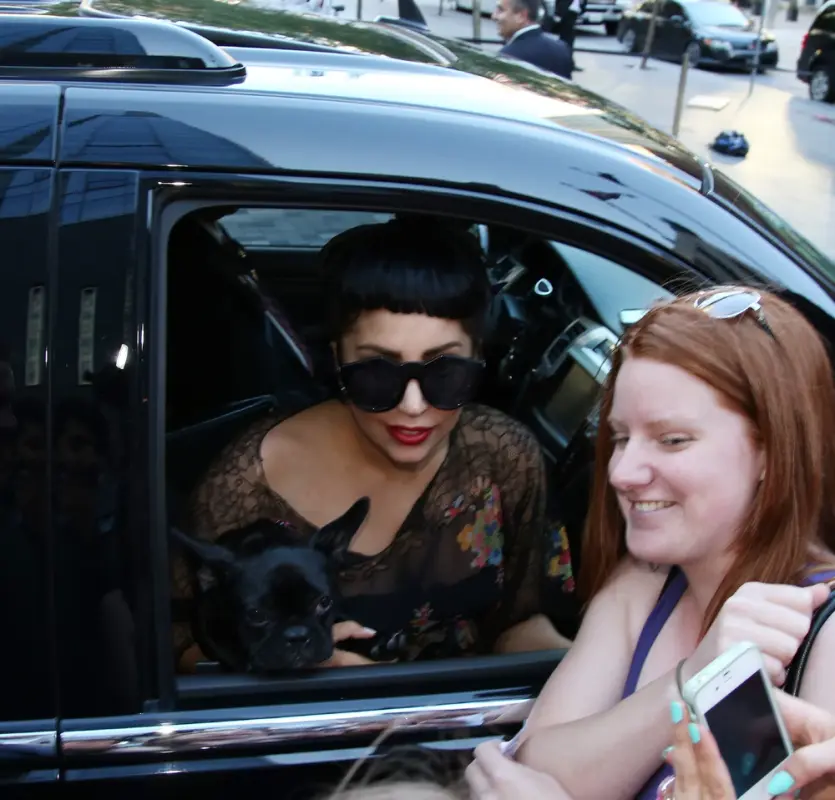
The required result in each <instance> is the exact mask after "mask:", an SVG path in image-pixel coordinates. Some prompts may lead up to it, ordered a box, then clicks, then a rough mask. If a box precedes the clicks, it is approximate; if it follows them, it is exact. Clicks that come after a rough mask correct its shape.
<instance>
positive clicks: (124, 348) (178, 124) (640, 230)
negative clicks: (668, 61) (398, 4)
mask: <svg viewBox="0 0 835 800" xmlns="http://www.w3.org/2000/svg"><path fill="white" fill-rule="evenodd" d="M63 13H65V14H68V16H53V15H50V14H45V15H27V16H23V15H20V16H7V17H3V18H2V24H0V41H2V48H0V49H2V63H0V254H2V256H1V257H2V262H0V263H2V268H0V645H2V657H0V792H2V796H3V797H4V798H12V797H17V796H23V797H27V798H30V797H39V796H49V797H51V796H54V795H55V794H56V793H60V792H62V791H67V792H69V791H76V792H78V791H81V792H83V793H84V796H85V797H88V798H89V797H108V798H110V797H114V796H118V797H132V796H143V797H144V796H151V795H150V792H153V796H154V797H156V798H163V797H169V796H170V797H172V798H173V797H182V796H192V797H206V798H211V797H222V796H227V795H228V794H229V793H230V792H235V791H238V792H240V791H242V788H243V787H244V786H245V790H246V791H247V792H248V793H250V794H252V795H253V796H260V795H261V794H262V793H263V796H267V797H269V796H275V797H281V798H291V797H293V796H294V794H293V792H294V791H295V790H297V791H298V796H300V797H311V796H313V794H314V793H315V792H316V791H317V790H318V789H319V788H320V787H321V786H323V785H327V784H332V783H333V781H334V780H335V779H336V778H338V777H339V775H340V774H341V773H342V772H343V771H344V769H345V768H346V767H347V765H348V764H350V763H351V762H352V761H353V760H354V759H356V758H357V757H358V756H362V755H367V754H373V753H375V752H377V751H376V750H375V748H374V746H373V745H374V740H375V737H377V736H378V734H380V732H381V731H386V730H392V731H393V732H392V733H391V735H390V736H389V738H388V739H387V740H386V742H385V744H384V746H383V747H382V748H380V751H381V752H383V751H385V752H390V751H392V750H394V751H397V750H400V749H403V748H416V747H417V748H421V749H422V750H423V752H424V753H433V754H435V756H436V757H437V759H438V760H439V761H441V762H444V763H451V765H452V764H454V763H460V762H461V761H464V760H466V758H467V757H468V755H469V753H470V752H471V750H472V748H473V746H474V745H475V744H476V743H478V742H479V741H480V740H483V739H484V738H485V737H488V736H495V735H499V734H507V733H511V732H513V731H514V730H515V729H517V728H518V726H519V724H520V722H521V721H522V720H523V719H524V717H525V715H526V713H527V710H528V707H529V703H530V700H531V698H532V697H533V696H534V695H535V694H536V693H537V691H538V690H539V688H540V687H541V686H542V683H543V681H544V680H545V679H546V678H547V676H548V675H549V674H550V672H551V671H552V670H553V669H554V667H555V666H556V665H557V664H558V663H559V660H560V658H561V657H562V655H563V652H562V651H549V652H537V653H522V654H515V655H492V654H489V653H485V654H483V655H479V656H476V657H472V658H468V659H466V661H463V662H462V660H460V659H449V660H437V661H423V662H408V663H399V664H378V665H374V666H365V667H349V668H343V669H316V670H312V671H306V672H299V673H291V674H286V675H278V676H274V677H262V676H258V675H254V674H236V673H234V672H230V671H226V670H224V669H222V668H221V666H220V665H219V664H217V663H210V662H205V663H202V664H200V665H199V668H198V669H197V671H196V672H195V673H193V674H187V675H186V674H177V673H176V671H175V660H174V657H173V643H172V635H171V631H172V617H173V616H174V615H175V612H176V613H179V610H178V609H174V608H173V607H172V605H173V604H172V591H171V580H170V553H171V545H170V541H171V537H170V525H171V521H172V519H175V518H176V516H177V513H178V506H179V503H180V501H181V500H182V498H183V497H185V496H187V495H188V493H189V492H190V491H191V489H192V488H193V486H194V485H195V482H196V481H197V480H198V479H199V477H200V476H201V474H202V473H203V472H204V471H205V469H206V467H207V464H208V463H209V462H210V460H211V459H212V458H213V457H214V456H215V455H216V454H217V453H218V452H219V450H220V449H221V448H222V447H223V446H224V445H225V444H226V443H227V442H228V441H229V440H230V439H231V438H232V437H234V436H236V435H237V434H238V432H239V431H240V430H241V429H242V426H244V425H248V424H250V423H251V422H252V421H253V420H256V419H257V418H258V416H259V415H261V414H265V413H267V412H269V410H271V409H276V408H279V409H285V410H287V409H298V408H302V407H304V406H305V405H306V404H311V403H315V402H318V401H319V400H320V399H321V398H322V397H324V396H327V394H328V392H329V391H330V390H331V387H330V385H329V384H328V382H327V380H326V379H325V378H326V375H325V373H324V371H323V367H322V365H323V364H324V363H325V362H327V361H329V358H330V354H329V350H328V343H327V341H326V340H324V341H323V335H322V289H323V283H324V280H325V276H324V275H323V274H322V272H321V270H320V268H319V260H318V255H319V252H320V250H321V248H322V247H323V245H325V244H326V243H327V242H328V241H329V240H330V239H331V238H332V237H333V236H335V235H337V234H339V233H341V232H342V231H343V230H345V229H347V228H349V227H352V226H355V225H357V224H360V223H363V222H367V221H371V220H380V219H388V218H390V217H391V216H393V215H399V214H411V215H414V214H424V215H425V214H431V215H432V216H433V217H434V218H436V219H441V220H444V221H455V222H456V223H457V224H460V225H462V226H464V227H465V228H466V229H467V230H470V231H471V232H472V235H473V237H474V238H475V240H476V241H477V242H478V243H480V246H481V247H482V249H483V252H484V257H485V269H486V270H488V272H489V276H490V278H491V280H492V282H493V284H494V286H495V299H494V307H493V313H492V314H491V315H490V319H491V324H490V328H489V331H488V333H489V346H488V348H487V350H486V352H485V356H486V361H487V365H488V370H487V380H486V383H485V386H484V394H483V397H482V398H481V400H482V401H483V402H485V403H488V404H491V405H494V406H496V407H499V408H501V409H503V410H505V411H506V412H507V413H510V414H512V415H514V416H515V417H517V418H519V419H521V420H523V421H524V422H525V423H527V425H528V426H529V427H530V429H531V430H532V431H533V432H534V433H535V435H536V436H537V438H538V440H539V442H540V444H541V447H542V449H543V452H544V453H545V456H546V461H547V464H548V469H549V481H550V486H549V493H548V494H549V498H550V499H551V500H552V502H553V503H555V504H556V505H557V506H558V507H559V508H560V512H561V516H562V521H563V522H564V523H565V527H564V529H563V528H561V529H559V530H543V531H542V536H543V537H544V538H545V545H544V546H545V549H546V550H547V552H548V556H547V557H546V558H545V560H544V563H542V564H541V565H534V567H533V568H534V569H542V570H543V571H544V572H545V573H546V574H547V575H548V577H550V578H552V579H553V580H552V581H551V583H550V585H551V586H552V588H553V591H552V592H551V593H550V594H548V595H546V596H545V597H544V598H543V600H542V610H543V612H544V613H546V614H548V615H549V616H550V618H551V620H552V621H553V622H554V624H555V625H556V627H557V628H559V629H560V630H561V631H562V632H563V634H564V635H566V636H567V637H569V638H570V637H571V636H572V635H573V634H574V632H575V631H576V629H577V624H578V609H577V605H576V603H575V601H574V600H573V592H572V589H573V577H572V573H571V564H570V563H568V561H567V559H566V558H565V556H566V555H567V553H566V550H565V547H564V541H563V539H564V538H566V537H567V538H568V539H569V540H571V541H572V543H574V544H576V541H577V539H576V532H577V531H579V530H580V529H581V527H582V523H583V519H584V516H585V497H586V496H587V493H588V475H589V472H590V469H591V458H592V448H591V443H590V437H591V436H593V434H594V426H595V415H594V407H595V403H596V397H597V391H598V386H599V382H600V381H602V380H603V379H604V377H605V375H606V372H607V369H608V364H609V362H608V358H609V354H610V351H611V348H612V346H613V345H614V343H615V342H616V341H617V339H618V337H619V335H620V334H621V332H622V330H623V326H624V324H626V322H627V320H628V318H630V316H631V314H630V313H624V312H632V314H634V310H635V309H642V308H646V307H647V305H648V304H649V303H651V302H653V301H654V300H656V299H657V298H659V297H664V296H667V293H666V291H665V289H664V288H663V287H664V286H669V285H676V286H682V285H684V284H688V283H689V284H693V283H695V284H698V285H704V284H705V283H708V282H714V283H715V282H728V281H736V280H739V281H757V282H760V281H762V282H767V283H769V284H770V285H772V286H774V287H776V288H777V289H778V290H780V291H782V292H783V293H784V294H785V295H786V296H787V297H788V298H790V299H791V300H792V301H793V302H795V303H796V304H797V305H798V306H799V307H800V308H801V309H802V310H803V311H804V312H805V313H807V314H808V316H809V318H810V319H811V320H812V321H813V323H814V324H815V325H817V326H818V327H819V329H820V330H821V331H822V332H823V333H824V335H825V336H827V337H828V339H829V340H830V341H831V342H835V332H834V330H833V329H834V328H835V326H833V312H835V280H833V278H834V276H835V266H833V264H832V263H831V262H830V261H829V260H828V259H827V258H825V257H824V256H823V255H821V254H820V253H819V252H817V251H816V250H815V248H814V247H812V246H811V245H810V244H809V243H808V242H807V241H805V240H804V239H803V238H802V237H801V236H799V235H798V234H797V233H795V232H794V231H793V230H792V229H791V228H790V227H789V226H788V225H786V224H784V223H783V222H782V221H781V220H780V219H779V218H777V217H776V216H775V215H773V214H772V213H771V212H770V211H769V210H768V209H767V208H765V207H764V206H762V205H761V204H760V203H759V202H758V201H757V200H756V199H755V198H753V197H751V196H750V195H749V194H747V193H746V192H745V191H744V190H743V189H741V188H740V187H739V186H737V185H735V184H733V183H732V182H731V181H730V180H729V179H728V178H726V177H725V176H724V175H723V174H722V173H721V172H719V171H717V170H714V169H713V168H712V167H711V166H710V165H709V164H707V163H705V162H704V161H703V160H702V159H700V158H697V157H696V156H694V155H693V154H691V153H689V152H688V151H686V150H685V149H683V148H682V147H681V145H680V144H679V143H678V142H676V141H675V140H674V139H672V138H670V137H668V136H666V135H664V134H662V133H660V132H658V131H656V130H653V129H652V128H649V127H648V126H646V125H645V124H644V123H643V122H642V121H641V120H640V119H638V118H636V117H634V116H633V115H631V114H629V113H627V112H625V111H624V110H623V109H621V108H618V107H617V106H614V105H612V104H609V103H607V102H606V101H605V100H603V99H601V98H599V97H597V96H595V95H593V94H591V93H589V92H586V91H584V90H582V89H580V88H578V87H575V86H573V85H571V84H569V83H567V82H565V81H562V80H560V79H558V78H556V77H550V76H548V75H545V74H543V73H541V72H540V71H538V70H536V69H533V68H528V67H526V66H524V65H521V64H517V63H513V62H510V61H505V60H502V59H499V58H495V57H492V56H489V55H486V54H484V53H482V52H480V51H478V50H476V49H475V48H473V47H470V46H468V45H466V44H463V43H461V42H455V41H449V40H441V39H439V38H437V37H432V36H430V35H429V34H424V33H421V32H419V31H417V30H415V29H413V28H409V27H408V26H403V25H400V24H396V23H387V24H383V23H375V24H362V25H359V24H343V23H339V22H338V21H335V20H328V19H324V18H308V17H299V16H297V15H295V16H294V15H292V14H289V13H286V14H282V13H277V12H268V11H266V10H261V9H256V8H251V7H249V8H248V7H243V6H242V7H234V8H230V6H229V4H228V3H226V2H216V0H176V2H174V3H173V4H172V6H171V7H170V8H169V7H167V6H165V4H164V3H163V2H161V1H160V0H136V1H135V2H133V3H132V4H131V5H130V6H129V7H128V6H126V5H125V4H123V3H121V2H119V0H108V1H107V2H98V0H85V2H84V3H83V4H82V6H81V7H80V8H78V7H75V6H67V7H65V8H64V9H63ZM126 13H135V14H137V15H138V14H142V15H143V16H144V17H145V18H143V19H132V18H126V17H124V16H120V15H123V14H126ZM152 13H153V14H156V15H157V16H158V17H160V18H162V17H164V16H166V15H168V16H171V17H173V18H176V19H177V20H178V24H173V23H171V22H166V21H162V20H161V19H160V20H150V19H148V18H147V17H148V16H149V15H150V14H152ZM236 26H237V27H236ZM189 28H191V30H189ZM198 29H199V30H200V31H202V34H203V35H198V34H197V33H195V30H198ZM282 30H283V33H282V32H281V31H282ZM247 31H249V33H248V32H247ZM221 44H222V45H223V46H221ZM392 55H394V56H395V57H390V56H392ZM407 59H410V60H407ZM484 76H489V77H484ZM574 555H575V568H576V567H577V565H578V564H579V565H580V566H582V561H581V557H582V553H581V552H580V550H579V548H575V552H574ZM578 556H579V557H580V560H579V561H577V560H576V559H577V557H578ZM600 646H601V657H604V658H605V648H606V643H605V642H601V643H600ZM557 756H558V754H557ZM377 763H380V761H379V760H378V761H377ZM259 781H260V782H261V783H262V785H261V786H259Z"/></svg>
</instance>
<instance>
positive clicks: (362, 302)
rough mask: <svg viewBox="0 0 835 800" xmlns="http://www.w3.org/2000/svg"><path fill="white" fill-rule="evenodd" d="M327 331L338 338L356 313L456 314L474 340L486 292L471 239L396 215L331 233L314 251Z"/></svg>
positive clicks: (432, 222)
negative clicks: (320, 268)
mask: <svg viewBox="0 0 835 800" xmlns="http://www.w3.org/2000/svg"><path fill="white" fill-rule="evenodd" d="M321 258H322V266H323V269H324V272H325V276H326V286H327V290H326V291H327V294H326V302H327V317H328V323H329V324H328V335H329V337H330V340H331V341H338V340H339V338H340V337H341V336H342V335H343V334H344V333H345V332H346V331H348V330H350V328H351V326H352V325H353V324H354V323H355V322H356V321H357V318H358V317H359V316H360V314H362V313H363V312H364V311H378V310H380V309H385V310H387V311H392V312H394V313H396V314H426V315H428V316H430V317H438V318H441V319H454V320H460V321H461V323H462V325H463V327H464V330H465V331H466V332H467V334H468V335H469V336H470V337H471V338H472V339H473V341H474V342H475V343H479V342H480V341H481V338H482V335H483V330H484V322H485V316H486V313H487V308H488V305H489V303H490V298H491V296H492V293H491V290H490V281H489V278H488V276H487V267H486V264H485V261H484V258H483V256H482V252H481V247H480V245H479V242H478V239H477V238H476V237H475V236H474V235H473V234H472V233H470V232H469V231H467V230H466V229H465V228H463V226H462V227H453V226H452V225H451V224H450V223H448V222H445V221H440V220H437V219H434V218H432V217H420V216H414V217H413V216H408V217H397V218H395V219H393V220H391V221H389V222H383V223H377V224H371V225H360V226H358V227H356V228H350V229H349V230H347V231H345V232H343V233H341V234H339V235H338V236H335V237H334V238H333V239H331V240H330V241H329V242H328V243H327V245H325V247H324V248H323V250H322V254H321Z"/></svg>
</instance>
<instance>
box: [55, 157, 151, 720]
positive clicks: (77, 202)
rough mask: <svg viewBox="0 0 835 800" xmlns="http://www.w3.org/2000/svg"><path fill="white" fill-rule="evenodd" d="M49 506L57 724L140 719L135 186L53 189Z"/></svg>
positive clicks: (110, 178)
mask: <svg viewBox="0 0 835 800" xmlns="http://www.w3.org/2000/svg"><path fill="white" fill-rule="evenodd" d="M59 192H60V197H59V199H60V203H61V213H60V221H59V229H58V256H59V266H60V272H59V274H60V281H61V294H60V297H59V298H58V299H57V300H56V301H55V306H56V307H55V315H54V319H55V325H56V335H55V341H54V344H53V350H52V353H51V354H50V355H51V359H50V363H51V364H52V365H53V374H52V386H53V392H52V397H53V406H52V413H53V425H52V448H53V473H52V509H53V524H52V532H53V536H54V540H53V542H54V543H53V547H54V550H55V556H56V557H55V595H56V618H57V631H58V633H57V637H56V638H57V647H58V655H59V679H60V683H59V699H60V704H61V709H60V711H61V716H62V717H93V716H110V715H115V714H127V713H133V712H138V711H140V710H141V705H140V701H139V675H140V669H139V666H138V663H137V652H138V651H139V649H140V642H141V636H142V634H143V632H144V630H145V629H144V627H143V624H142V612H143V609H144V608H145V607H146V604H145V601H144V600H143V596H142V591H143V589H144V588H145V587H147V585H148V583H147V580H143V577H142V576H143V573H142V570H143V569H144V568H145V566H146V565H147V563H148V559H147V557H146V555H145V553H146V548H147V547H148V535H147V524H148V523H147V508H148V501H147V497H146V496H145V494H144V492H145V486H146V483H147V480H146V478H145V475H146V474H147V472H146V470H144V469H143V464H144V457H145V456H144V448H145V446H146V438H147V437H146V435H145V434H144V431H145V430H146V428H145V426H144V425H143V424H142V422H141V421H140V420H139V419H138V417H137V414H138V413H140V410H141V409H142V408H144V405H145V404H143V403H142V401H141V397H140V394H139V392H138V391H137V388H136V384H135V377H136V363H137V357H136V344H137V340H140V341H141V338H140V337H141V333H140V330H141V328H140V326H139V324H138V323H137V319H136V313H137V305H138V304H137V303H136V301H135V285H134V281H135V276H136V269H135V267H134V259H135V258H136V250H137V248H136V244H135V237H134V225H135V219H136V206H135V203H136V199H135V198H136V193H137V186H136V177H135V175H133V174H131V173H127V174H123V173H108V172H106V171H97V172H85V171H82V170H78V171H68V172H66V173H63V174H62V175H61V180H60V182H59Z"/></svg>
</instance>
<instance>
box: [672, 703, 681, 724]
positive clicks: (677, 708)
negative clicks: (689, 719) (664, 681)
mask: <svg viewBox="0 0 835 800" xmlns="http://www.w3.org/2000/svg"><path fill="white" fill-rule="evenodd" d="M670 716H671V717H672V720H673V725H678V723H679V722H681V721H682V720H683V719H684V708H682V705H681V703H679V702H677V701H675V700H673V702H672V703H671V704H670Z"/></svg>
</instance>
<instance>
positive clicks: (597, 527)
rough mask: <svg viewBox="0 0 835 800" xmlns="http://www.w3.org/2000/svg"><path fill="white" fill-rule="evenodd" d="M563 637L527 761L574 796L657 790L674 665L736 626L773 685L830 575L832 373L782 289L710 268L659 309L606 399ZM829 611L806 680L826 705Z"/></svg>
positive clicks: (810, 694) (526, 738)
mask: <svg viewBox="0 0 835 800" xmlns="http://www.w3.org/2000/svg"><path fill="white" fill-rule="evenodd" d="M600 419H601V432H600V435H599V438H598V442H597V451H596V469H595V476H594V486H593V490H592V498H591V510H590V513H589V517H588V520H587V529H586V535H585V541H584V550H583V569H582V573H581V576H580V583H581V586H580V588H581V591H584V592H585V595H586V597H587V598H588V601H589V602H588V606H587V610H586V614H585V618H584V620H583V624H582V627H581V629H580V632H579V635H578V637H577V640H576V642H575V644H574V646H573V647H572V648H571V650H570V651H569V652H568V655H567V657H566V658H565V660H564V661H563V662H562V664H561V665H560V667H559V669H557V670H556V671H555V673H554V675H553V676H552V677H551V679H550V680H549V681H548V683H547V685H546V686H545V688H544V689H543V691H542V694H541V696H540V697H539V699H538V701H537V703H536V705H535V707H534V710H533V713H532V715H531V718H530V720H529V722H528V725H527V726H526V729H525V731H524V733H523V735H522V737H521V749H520V750H519V751H518V758H519V760H520V761H521V762H523V763H525V764H527V765H529V766H532V767H534V768H535V769H538V770H541V771H543V772H547V773H550V774H551V775H552V776H554V777H555V778H557V779H558V780H559V781H560V782H561V783H562V784H563V785H564V787H565V789H566V790H567V792H568V794H569V795H571V797H573V798H575V800H583V799H584V798H590V799H591V800H601V798H605V800H617V799H618V798H624V799H625V798H633V797H639V798H654V797H655V796H656V792H657V789H658V786H659V785H660V784H661V782H662V781H663V780H664V779H665V777H666V775H667V774H668V771H670V768H669V767H668V766H667V765H665V764H664V763H663V759H662V755H661V753H662V750H663V749H664V748H665V747H666V746H667V745H668V744H669V743H670V742H669V726H670V708H671V701H673V700H676V699H679V698H678V689H677V684H676V667H677V665H678V664H679V663H680V662H682V660H683V659H686V660H685V661H684V662H683V667H682V670H681V674H682V676H683V679H684V680H686V679H687V678H688V677H689V676H691V675H693V674H695V673H696V672H697V671H698V670H700V669H701V668H702V667H704V666H706V665H707V664H708V663H710V661H712V660H713V659H714V658H715V657H716V656H718V655H719V654H720V653H721V652H723V651H724V650H726V649H727V648H728V647H729V646H731V645H733V644H735V643H737V642H739V641H744V640H745V641H752V642H754V643H755V644H756V645H758V646H759V648H760V650H761V651H762V653H763V654H764V657H765V660H766V662H767V667H768V670H769V673H770V675H771V677H772V679H773V681H774V683H775V684H776V685H778V686H779V685H781V684H782V682H783V680H784V678H785V669H786V666H787V665H788V664H789V663H790V661H791V660H792V658H793V657H794V655H795V653H796V651H797V649H798V647H799V645H800V643H801V641H802V640H803V638H804V637H805V635H806V633H807V631H808V629H809V624H810V619H811V615H812V613H813V611H814V609H815V608H816V607H817V606H818V605H820V604H821V603H822V602H823V601H824V600H825V599H826V598H827V597H828V595H829V587H828V586H827V585H826V584H825V583H824V581H831V580H832V579H833V578H835V555H833V552H835V386H834V385H833V377H832V367H831V365H830V362H829V360H828V358H827V353H826V349H825V346H824V343H823V341H822V340H821V338H820V336H819V335H818V334H817V332H816V331H815V330H814V328H813V327H812V326H811V325H810V324H809V323H808V322H807V321H806V319H805V318H804V317H803V316H802V315H801V314H800V313H799V312H797V311H796V310H795V309H794V308H792V307H791V306H790V305H788V304H787V303H785V302H784V301H782V300H780V299H779V298H777V297H776V296H774V295H772V294H769V293H765V292H759V291H755V290H753V289H748V288H744V287H721V288H716V289H712V290H710V291H708V292H702V293H698V294H693V295H689V296H686V297H681V298H678V299H676V300H675V301H673V302H670V303H667V304H664V305H660V306H657V307H655V308H653V309H652V310H650V311H649V312H648V313H647V314H646V315H645V316H644V317H643V319H641V320H640V321H639V322H638V323H637V324H636V325H635V326H633V327H632V328H630V329H629V330H628V331H627V333H626V335H625V336H624V339H623V342H622V345H621V347H620V348H619V349H618V351H617V353H616V354H615V356H614V361H613V368H612V371H611V374H610V376H609V380H608V384H607V386H606V387H605V391H604V396H603V400H602V408H601V417H600ZM833 664H835V621H832V620H830V621H829V622H828V623H827V624H825V625H824V627H823V629H822V631H821V633H820V635H819V636H818V638H817V640H816V642H815V645H814V647H813V648H812V652H811V655H810V658H809V661H808V662H807V668H806V672H805V677H804V680H803V685H802V687H801V691H800V694H801V696H802V697H804V698H805V699H807V700H808V701H810V702H811V703H813V704H815V705H817V706H819V707H821V708H824V709H828V710H830V711H835V680H832V668H833V667H832V665H833Z"/></svg>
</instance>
